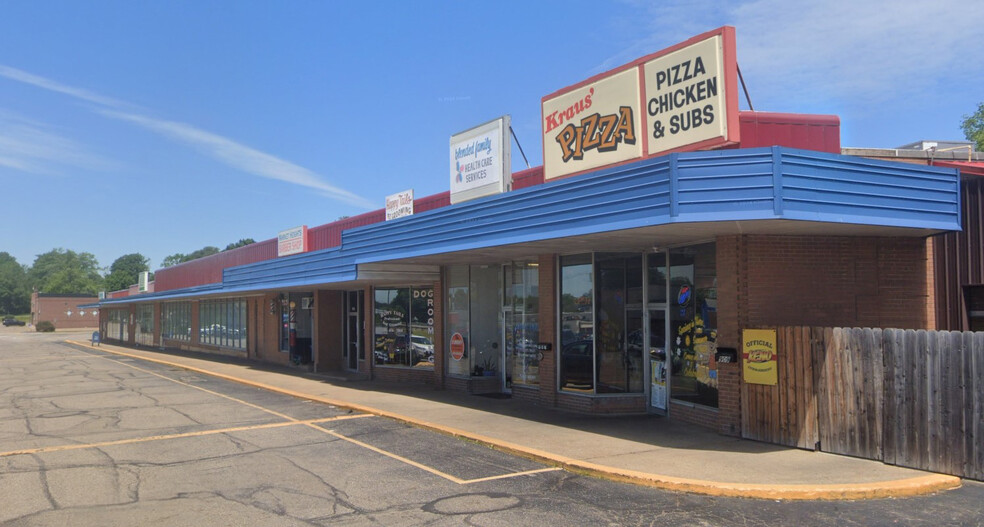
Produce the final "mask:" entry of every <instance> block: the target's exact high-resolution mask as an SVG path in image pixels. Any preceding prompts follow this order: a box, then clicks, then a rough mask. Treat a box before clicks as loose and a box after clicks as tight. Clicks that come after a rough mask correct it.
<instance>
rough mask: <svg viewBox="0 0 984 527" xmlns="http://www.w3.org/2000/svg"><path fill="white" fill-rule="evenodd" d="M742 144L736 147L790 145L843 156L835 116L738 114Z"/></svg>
mask: <svg viewBox="0 0 984 527" xmlns="http://www.w3.org/2000/svg"><path fill="white" fill-rule="evenodd" d="M738 123H739V125H740V126H741V143H740V144H739V145H738V147H737V148H755V147H759V146H788V147H790V148H802V149H804V150H816V151H819V152H828V153H831V154H839V153H841V149H840V118H839V117H837V116H836V115H816V114H796V113H770V112H739V113H738Z"/></svg>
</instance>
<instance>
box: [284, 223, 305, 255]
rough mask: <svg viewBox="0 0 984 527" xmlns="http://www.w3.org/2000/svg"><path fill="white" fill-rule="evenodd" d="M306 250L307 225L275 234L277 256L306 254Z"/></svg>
mask: <svg viewBox="0 0 984 527" xmlns="http://www.w3.org/2000/svg"><path fill="white" fill-rule="evenodd" d="M307 250H308V228H307V225H302V226H300V227H294V228H292V229H287V230H285V231H280V232H279V233H277V256H289V255H291V254H298V253H303V252H307Z"/></svg>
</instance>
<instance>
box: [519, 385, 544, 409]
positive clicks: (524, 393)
mask: <svg viewBox="0 0 984 527" xmlns="http://www.w3.org/2000/svg"><path fill="white" fill-rule="evenodd" d="M512 398H513V399H515V400H517V401H522V402H523V403H524V404H532V405H540V404H541V402H540V390H539V389H538V388H537V387H536V386H525V385H519V384H513V385H512Z"/></svg>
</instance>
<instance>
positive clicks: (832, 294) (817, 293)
mask: <svg viewBox="0 0 984 527" xmlns="http://www.w3.org/2000/svg"><path fill="white" fill-rule="evenodd" d="M930 257H931V253H930V252H929V251H927V244H926V241H925V240H923V239H921V238H901V237H847V236H840V237H838V236H766V235H743V236H721V237H718V238H717V276H718V291H717V293H718V308H717V310H718V340H717V345H718V347H732V348H740V335H741V330H742V328H754V327H772V326H799V325H805V326H849V327H850V326H866V327H898V328H906V329H921V328H927V327H931V324H932V323H933V321H932V315H931V313H932V311H930V309H931V308H927V304H928V303H931V302H932V295H930V294H929V291H931V287H932V282H931V281H930V280H929V278H928V277H930V276H931V273H932V268H931V267H929V265H930V264H929V263H928V262H929V258H930ZM718 383H719V386H718V390H719V408H720V411H717V412H715V411H713V410H710V409H701V408H691V407H687V406H684V405H679V404H675V405H673V406H672V408H671V415H672V416H673V417H674V418H678V419H681V420H685V421H689V422H693V423H697V424H701V425H704V426H708V427H709V428H714V429H716V430H718V431H719V432H721V433H723V434H729V435H730V434H734V433H740V432H741V427H740V423H741V421H740V419H741V414H740V411H741V408H740V404H739V400H740V389H741V370H740V365H738V364H736V365H719V371H718Z"/></svg>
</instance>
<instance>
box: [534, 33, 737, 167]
mask: <svg viewBox="0 0 984 527" xmlns="http://www.w3.org/2000/svg"><path fill="white" fill-rule="evenodd" d="M737 83H738V66H737V62H736V57H735V31H734V28H733V27H722V28H719V29H716V30H714V31H709V32H707V33H704V34H702V35H698V36H696V37H694V38H691V39H690V40H687V41H686V42H682V43H680V44H677V45H675V46H672V47H670V48H667V49H665V50H662V51H659V52H657V53H654V54H652V55H648V56H646V57H642V58H640V59H637V60H635V61H633V62H631V63H629V64H626V65H624V66H621V67H618V68H615V69H614V70H611V71H609V72H606V73H602V74H600V75H596V76H595V77H592V78H590V79H588V80H586V81H583V82H581V83H578V84H575V85H573V86H570V87H568V88H564V89H562V90H560V91H557V92H555V93H553V94H551V95H548V96H546V97H544V98H543V100H542V101H541V111H542V129H543V164H544V178H546V179H553V178H557V177H561V176H566V175H570V174H575V173H579V172H583V171H585V170H591V169H596V168H599V167H603V166H608V165H614V164H619V163H623V162H627V161H632V160H635V159H641V158H646V157H653V156H657V155H662V154H667V153H670V152H679V151H691V150H700V149H708V148H716V147H721V146H725V145H728V144H735V143H737V142H738V141H739V136H738V92H737Z"/></svg>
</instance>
